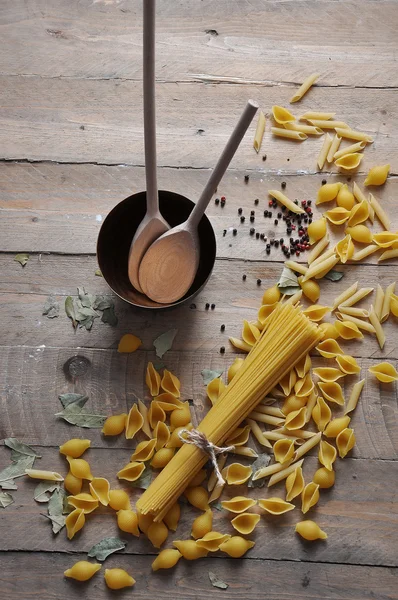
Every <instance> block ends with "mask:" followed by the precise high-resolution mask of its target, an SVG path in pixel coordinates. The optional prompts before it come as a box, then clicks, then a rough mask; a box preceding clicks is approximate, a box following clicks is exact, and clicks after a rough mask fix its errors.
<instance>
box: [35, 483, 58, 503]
mask: <svg viewBox="0 0 398 600" xmlns="http://www.w3.org/2000/svg"><path fill="white" fill-rule="evenodd" d="M58 488H59V485H58V484H57V483H54V482H53V481H41V482H40V483H39V484H38V485H37V486H36V487H35V491H34V494H33V498H34V499H35V500H36V502H48V501H49V500H50V497H51V493H52V492H54V491H55V490H57V489H58Z"/></svg>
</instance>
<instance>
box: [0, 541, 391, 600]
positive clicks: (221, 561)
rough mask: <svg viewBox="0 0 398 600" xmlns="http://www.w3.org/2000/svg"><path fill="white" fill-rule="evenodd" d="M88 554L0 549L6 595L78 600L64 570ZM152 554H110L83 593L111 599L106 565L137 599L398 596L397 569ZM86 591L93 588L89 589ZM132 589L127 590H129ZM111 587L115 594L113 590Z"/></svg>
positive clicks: (361, 599) (367, 599) (370, 599)
mask: <svg viewBox="0 0 398 600" xmlns="http://www.w3.org/2000/svg"><path fill="white" fill-rule="evenodd" d="M85 558H86V555H84V554H76V555H74V556H67V555H65V554H57V553H52V554H51V555H49V554H47V553H44V552H42V553H35V554H32V553H22V552H18V553H17V552H7V553H2V554H1V564H2V566H3V569H2V572H1V574H0V581H1V584H2V588H3V590H4V594H5V596H6V597H9V598H10V597H12V598H15V600H26V598H27V597H29V595H30V594H31V591H32V589H34V590H36V591H37V594H39V595H40V598H41V600H53V599H54V598H55V597H57V598H70V599H71V600H80V598H81V597H82V586H81V585H78V584H77V583H75V582H73V581H72V580H70V579H69V580H67V579H65V578H64V577H63V576H62V574H63V572H64V571H65V570H66V569H68V568H69V567H70V566H71V565H72V564H73V563H74V561H77V560H85ZM152 560H153V557H149V556H136V557H134V564H131V557H130V556H124V555H122V554H118V555H116V556H112V557H110V558H108V559H107V561H106V563H105V564H104V567H103V568H102V571H101V572H100V573H98V574H97V575H96V577H95V579H93V581H92V582H91V583H89V584H85V585H84V584H83V585H84V590H85V593H87V594H89V593H90V592H91V589H92V588H93V587H94V589H95V596H96V598H97V600H107V599H109V598H110V597H111V596H110V592H109V590H107V588H106V586H105V583H104V582H103V580H102V578H103V571H104V569H105V568H115V567H118V568H124V569H126V570H127V571H128V572H129V573H132V575H133V576H134V578H135V579H136V581H137V583H136V584H135V586H134V588H133V591H132V592H131V593H132V594H134V598H137V600H146V599H147V598H148V597H151V598H160V597H162V596H164V595H165V594H170V595H172V596H173V598H175V599H176V600H187V599H189V600H191V599H194V598H195V600H206V599H207V598H208V597H209V595H211V596H212V597H214V598H228V600H240V598H242V596H243V595H250V598H252V599H253V600H262V599H263V598H264V590H267V594H270V595H272V598H275V600H290V599H291V594H292V592H291V589H292V586H294V589H295V591H294V594H295V598H297V599H298V600H307V599H308V598H309V597H312V598H324V597H327V598H329V599H330V600H343V599H344V600H396V597H397V595H396V578H397V575H396V570H395V569H391V568H389V569H388V568H383V567H381V568H379V569H378V570H377V572H376V575H377V577H376V576H375V570H374V569H372V567H368V566H354V565H327V564H321V563H308V562H302V563H292V562H289V561H273V560H269V561H254V560H253V561H249V560H245V561H244V562H243V561H236V560H234V559H228V558H220V557H214V556H212V557H210V558H203V559H201V561H200V563H194V564H192V563H189V562H187V561H184V562H183V561H180V563H179V564H178V566H177V568H176V569H173V570H172V571H159V572H157V573H156V574H151V563H152ZM209 571H212V572H215V573H216V574H217V576H218V577H220V578H221V579H222V580H224V581H225V582H227V583H228V585H229V587H228V590H227V591H225V590H219V589H217V588H213V587H212V586H211V585H210V582H209V577H208V572H209ZM86 590H90V592H89V591H87V592H86ZM127 593H129V592H127ZM114 594H115V592H113V594H112V595H114Z"/></svg>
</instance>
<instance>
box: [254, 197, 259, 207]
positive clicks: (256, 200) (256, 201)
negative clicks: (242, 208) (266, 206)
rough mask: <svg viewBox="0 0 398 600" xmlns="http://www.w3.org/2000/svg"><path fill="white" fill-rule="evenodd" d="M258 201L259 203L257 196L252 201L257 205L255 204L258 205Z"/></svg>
mask: <svg viewBox="0 0 398 600" xmlns="http://www.w3.org/2000/svg"><path fill="white" fill-rule="evenodd" d="M258 203H259V199H258V198H256V199H255V201H254V204H255V205H256V206H257V205H258Z"/></svg>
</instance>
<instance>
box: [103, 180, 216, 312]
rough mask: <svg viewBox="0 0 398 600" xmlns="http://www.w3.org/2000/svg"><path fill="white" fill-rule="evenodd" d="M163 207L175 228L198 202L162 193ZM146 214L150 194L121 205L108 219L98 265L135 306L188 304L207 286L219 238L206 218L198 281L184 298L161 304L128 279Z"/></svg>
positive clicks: (201, 229)
mask: <svg viewBox="0 0 398 600" xmlns="http://www.w3.org/2000/svg"><path fill="white" fill-rule="evenodd" d="M159 207H160V212H161V213H162V215H163V217H164V218H165V220H166V221H167V222H168V223H169V224H170V226H171V227H175V226H176V225H179V224H180V223H183V222H184V221H186V219H187V218H188V216H189V214H190V213H191V211H192V209H193V207H194V203H193V202H192V201H191V200H189V199H188V198H186V197H185V196H181V195H180V194H176V193H174V192H167V191H162V190H159ZM145 213H146V193H145V192H139V193H138V194H133V195H132V196H129V197H128V198H126V199H125V200H122V202H119V204H117V205H116V206H115V208H113V210H111V212H110V213H109V214H108V216H107V217H106V219H105V220H104V222H103V224H102V227H101V229H100V232H99V234H98V241H97V259H98V265H99V268H100V269H101V272H102V274H103V276H104V279H105V281H106V282H107V284H108V285H109V287H110V288H111V289H112V291H113V292H114V293H115V294H116V295H117V296H119V298H122V300H125V301H126V302H128V303H129V304H132V305H133V306H138V307H140V308H150V309H158V308H162V309H164V308H168V307H170V306H178V305H179V304H182V303H185V302H188V301H189V300H191V299H192V298H193V297H194V296H196V294H198V293H199V292H200V291H201V290H202V288H203V287H204V286H205V285H206V283H207V280H208V279H209V277H210V275H211V272H212V270H213V267H214V262H215V259H216V237H215V234H214V230H213V227H212V226H211V223H210V221H209V219H208V218H207V217H206V215H204V216H203V217H202V219H201V221H200V223H199V227H198V235H199V242H200V252H199V267H198V271H197V273H196V276H195V279H194V281H193V283H192V285H191V287H190V289H189V290H188V292H187V293H186V294H185V296H184V297H183V298H181V299H180V300H178V301H176V302H173V303H171V304H160V303H157V302H154V301H153V300H150V299H149V298H147V297H146V296H144V295H143V294H140V293H139V292H137V290H135V289H134V287H133V286H132V285H131V283H130V280H129V277H128V256H129V250H130V245H131V240H132V239H133V237H134V234H135V232H136V229H137V227H138V226H139V225H140V223H141V221H142V219H143V218H144V216H145Z"/></svg>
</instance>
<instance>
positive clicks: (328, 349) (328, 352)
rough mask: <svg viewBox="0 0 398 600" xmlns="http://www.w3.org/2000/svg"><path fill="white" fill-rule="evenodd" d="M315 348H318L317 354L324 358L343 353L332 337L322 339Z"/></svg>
mask: <svg viewBox="0 0 398 600" xmlns="http://www.w3.org/2000/svg"><path fill="white" fill-rule="evenodd" d="M315 349H316V350H318V352H319V354H320V355H321V356H323V357H324V358H335V357H337V356H339V355H340V354H343V350H342V349H341V348H340V346H339V344H338V343H337V342H336V340H334V339H333V338H328V339H326V340H323V341H322V342H321V343H320V344H318V346H316V348H315Z"/></svg>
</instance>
